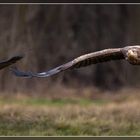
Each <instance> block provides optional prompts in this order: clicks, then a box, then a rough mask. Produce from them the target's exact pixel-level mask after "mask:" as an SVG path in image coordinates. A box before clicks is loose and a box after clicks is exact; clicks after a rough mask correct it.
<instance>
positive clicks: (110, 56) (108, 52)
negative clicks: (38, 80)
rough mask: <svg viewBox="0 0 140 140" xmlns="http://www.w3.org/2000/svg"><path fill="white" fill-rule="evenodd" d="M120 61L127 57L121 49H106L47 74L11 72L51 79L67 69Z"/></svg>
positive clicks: (15, 70)
mask: <svg viewBox="0 0 140 140" xmlns="http://www.w3.org/2000/svg"><path fill="white" fill-rule="evenodd" d="M120 59H125V56H124V54H123V53H122V49H121V48H116V49H105V50H102V51H97V52H93V53H89V54H85V55H82V56H80V57H77V58H75V59H74V60H72V61H70V62H68V63H66V64H63V65H60V66H58V67H56V68H54V69H51V70H49V71H46V72H40V73H33V72H23V71H19V70H18V69H17V68H11V70H12V72H13V73H14V74H15V75H16V76H19V77H27V78H28V77H29V78H31V77H49V76H52V75H54V74H57V73H59V72H62V71H64V70H67V69H73V68H80V67H84V66H88V65H91V64H96V63H101V62H106V61H110V60H120Z"/></svg>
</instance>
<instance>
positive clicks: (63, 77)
mask: <svg viewBox="0 0 140 140" xmlns="http://www.w3.org/2000/svg"><path fill="white" fill-rule="evenodd" d="M0 44H1V47H0V54H1V60H2V59H6V58H8V57H10V56H13V55H15V54H24V55H25V57H24V59H22V60H21V61H20V62H18V63H17V64H16V66H18V67H19V69H21V70H24V71H33V72H42V71H47V70H49V69H51V68H54V67H56V66H58V65H61V64H64V63H66V62H68V61H70V60H72V59H74V58H75V57H78V56H80V55H83V54H85V53H90V52H94V51H99V50H102V49H106V48H118V47H125V46H127V45H129V46H130V45H138V44H140V6H139V5H123V4H122V5H96V4H95V5H55V4H54V5H0ZM0 75H1V76H0V91H1V92H0V93H1V94H3V93H4V92H8V93H9V94H10V93H11V94H16V93H17V92H21V93H22V92H25V93H27V94H31V93H32V92H33V94H36V93H35V91H38V93H41V94H45V95H46V94H49V92H48V91H49V89H53V90H55V88H56V89H57V90H56V91H58V89H59V88H58V87H59V86H61V90H62V89H63V88H64V89H68V88H71V87H72V88H76V89H77V88H79V89H82V88H83V89H84V88H87V87H89V88H93V89H99V90H101V91H116V90H120V89H122V88H140V67H139V66H132V65H130V64H128V63H127V62H126V61H112V62H107V63H102V64H97V65H91V66H89V67H84V68H80V69H77V70H72V71H71V70H68V71H65V72H63V73H60V74H58V75H55V76H53V77H48V78H42V79H37V78H33V79H24V78H23V79H22V78H17V77H15V76H13V75H11V72H9V68H7V69H5V70H2V71H1V74H0ZM9 91H10V92H9ZM38 93H37V94H38Z"/></svg>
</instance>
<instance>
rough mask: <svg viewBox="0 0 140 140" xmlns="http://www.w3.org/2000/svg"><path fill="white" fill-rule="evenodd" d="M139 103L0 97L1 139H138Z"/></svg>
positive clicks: (135, 101) (139, 124)
mask: <svg viewBox="0 0 140 140" xmlns="http://www.w3.org/2000/svg"><path fill="white" fill-rule="evenodd" d="M139 108H140V102H139V98H138V97H136V98H135V99H134V98H133V100H131V101H130V100H127V99H125V101H124V102H120V101H119V102H114V101H113V100H109V99H108V100H107V99H96V100H91V99H51V100H50V99H46V98H31V97H28V98H23V99H22V98H21V99H17V98H0V135H1V136H7V135H8V136H71V135H75V136H76V135H78V136H79V135H80V136H83V135H85V136H86V135H88V136H116V135H117V136H120V135H123V136H124V135H126V136H128V135H129V136H132V135H135V136H136V135H139V136H140V109H139Z"/></svg>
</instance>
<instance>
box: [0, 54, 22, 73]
mask: <svg viewBox="0 0 140 140" xmlns="http://www.w3.org/2000/svg"><path fill="white" fill-rule="evenodd" d="M22 58H23V56H20V55H17V56H13V57H11V58H9V59H7V60H3V61H0V70H1V69H3V68H5V67H8V66H10V65H12V64H14V63H16V62H17V61H19V60H20V59H22Z"/></svg>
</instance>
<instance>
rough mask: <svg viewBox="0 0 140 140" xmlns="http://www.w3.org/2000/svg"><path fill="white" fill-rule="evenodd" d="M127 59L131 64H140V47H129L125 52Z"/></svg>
mask: <svg viewBox="0 0 140 140" xmlns="http://www.w3.org/2000/svg"><path fill="white" fill-rule="evenodd" d="M127 60H128V61H129V62H130V63H131V64H133V65H139V64H140V48H134V49H130V50H128V52H127Z"/></svg>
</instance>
